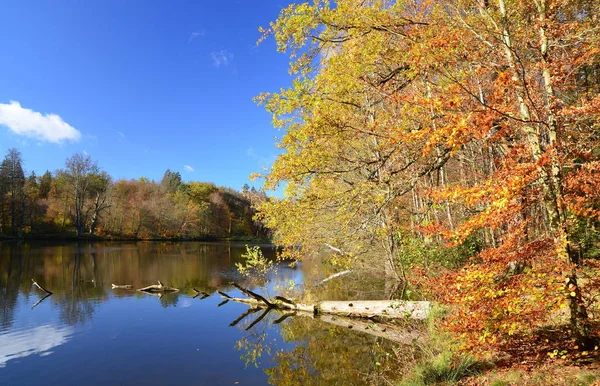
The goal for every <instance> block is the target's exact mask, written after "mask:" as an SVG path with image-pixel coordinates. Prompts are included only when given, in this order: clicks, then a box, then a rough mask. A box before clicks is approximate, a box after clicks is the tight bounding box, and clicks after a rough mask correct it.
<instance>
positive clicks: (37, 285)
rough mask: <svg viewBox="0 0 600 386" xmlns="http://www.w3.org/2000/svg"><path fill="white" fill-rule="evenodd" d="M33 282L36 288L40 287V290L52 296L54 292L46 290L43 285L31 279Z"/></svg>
mask: <svg viewBox="0 0 600 386" xmlns="http://www.w3.org/2000/svg"><path fill="white" fill-rule="evenodd" d="M31 281H32V282H33V284H35V286H36V287H38V288H39V289H40V290H42V291H44V292H45V293H47V294H48V295H52V291H48V290H47V289H45V288H44V287H42V286H41V285H39V284H38V283H37V282H36V281H35V280H33V279H31Z"/></svg>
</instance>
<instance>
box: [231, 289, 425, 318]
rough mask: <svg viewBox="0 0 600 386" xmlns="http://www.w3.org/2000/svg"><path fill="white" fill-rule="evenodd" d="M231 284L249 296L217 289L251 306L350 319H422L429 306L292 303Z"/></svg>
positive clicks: (376, 302)
mask: <svg viewBox="0 0 600 386" xmlns="http://www.w3.org/2000/svg"><path fill="white" fill-rule="evenodd" d="M232 285H233V286H234V287H236V288H238V289H240V291H242V292H243V293H244V294H246V295H248V296H249V297H248V298H233V297H231V296H229V295H228V294H226V293H224V292H219V293H220V294H221V296H223V297H224V298H225V299H227V300H232V301H235V302H238V303H244V304H248V305H250V306H253V307H260V308H267V309H278V310H284V311H285V310H288V311H304V312H308V313H312V314H314V315H320V314H329V315H339V316H345V317H351V318H373V317H380V318H386V319H425V318H426V317H427V314H428V313H429V309H430V308H431V303H430V302H426V301H420V302H411V301H400V300H362V301H323V302H319V303H316V304H301V303H295V302H293V301H291V300H289V299H285V298H283V297H276V298H274V300H271V301H269V300H267V299H265V298H264V297H263V296H261V295H258V294H256V293H254V292H252V291H249V290H248V289H245V288H243V287H241V286H239V285H238V284H236V283H232Z"/></svg>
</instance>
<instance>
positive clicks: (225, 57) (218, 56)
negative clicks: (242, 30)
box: [210, 50, 233, 68]
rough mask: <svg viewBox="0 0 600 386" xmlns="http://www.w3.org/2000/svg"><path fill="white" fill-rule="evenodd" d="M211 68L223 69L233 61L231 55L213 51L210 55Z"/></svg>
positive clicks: (226, 52)
mask: <svg viewBox="0 0 600 386" xmlns="http://www.w3.org/2000/svg"><path fill="white" fill-rule="evenodd" d="M210 57H211V58H212V64H213V66H215V67H217V68H219V67H225V66H227V65H228V64H229V63H230V62H231V61H232V60H233V54H232V53H231V52H229V51H227V50H221V51H213V52H211V53H210Z"/></svg>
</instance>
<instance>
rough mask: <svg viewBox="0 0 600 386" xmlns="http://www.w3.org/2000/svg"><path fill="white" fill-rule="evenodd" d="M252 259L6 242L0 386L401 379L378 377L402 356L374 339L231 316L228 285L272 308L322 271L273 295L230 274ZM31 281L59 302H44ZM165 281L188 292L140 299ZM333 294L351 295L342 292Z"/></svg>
mask: <svg viewBox="0 0 600 386" xmlns="http://www.w3.org/2000/svg"><path fill="white" fill-rule="evenodd" d="M244 251H245V249H244V248H243V245H232V244H209V243H195V242H190V243H159V242H152V243H151V242H142V243H135V242H130V243H110V242H106V243H41V244H40V243H37V244H36V243H31V244H28V243H24V244H22V245H19V244H17V243H13V242H0V384H10V385H28V384H36V383H46V384H88V385H94V384H98V385H101V384H109V383H115V382H114V381H115V378H114V377H115V374H118V376H119V382H118V383H133V384H141V383H144V384H145V385H164V384H211V385H219V384H223V385H232V384H235V382H239V384H242V385H243V384H246V385H261V384H267V383H270V384H274V385H321V384H323V385H325V384H343V385H353V384H357V385H361V384H379V383H380V381H381V379H384V378H385V377H386V376H387V375H386V374H388V373H387V372H388V371H399V370H397V369H393V368H392V367H390V366H382V364H385V362H386V360H387V358H388V356H389V353H390V352H394V350H396V351H397V350H398V346H397V345H395V344H393V343H392V342H389V341H387V340H384V339H381V338H379V337H377V336H374V335H372V334H365V333H363V332H360V331H355V330H356V329H349V328H347V327H344V326H340V325H335V323H333V324H332V323H331V322H327V321H324V320H318V319H313V318H312V317H308V316H306V315H291V314H282V313H279V312H275V311H273V312H265V311H264V310H259V309H256V310H253V309H250V310H248V307H247V306H246V305H243V304H238V303H233V302H229V303H227V304H225V302H223V299H222V298H221V296H220V295H219V294H218V293H216V291H217V290H221V291H225V292H227V293H230V294H232V295H237V296H241V294H240V293H239V292H237V290H235V288H233V287H231V286H230V284H229V283H230V282H231V281H237V282H240V283H241V284H242V285H243V286H245V287H247V288H250V289H255V288H256V287H257V286H260V287H262V286H264V285H265V284H266V286H267V290H266V291H267V292H270V293H269V295H270V296H271V295H274V294H275V293H276V292H278V291H277V290H276V288H278V287H288V288H289V287H290V286H293V283H295V284H299V283H302V282H303V280H304V279H305V278H306V277H305V276H304V275H305V274H306V273H307V272H310V271H311V270H313V269H314V267H310V266H304V267H300V268H295V269H292V268H287V267H286V266H282V267H281V268H280V269H279V272H278V273H277V275H276V276H274V277H270V278H269V282H268V283H265V282H263V281H257V280H244V279H243V278H241V277H240V276H239V275H238V274H237V272H236V269H235V265H234V264H235V263H236V262H239V261H240V260H241V258H240V256H241V254H242V253H243V252H244ZM263 252H264V253H265V255H266V256H267V257H270V258H273V257H274V255H275V250H274V249H273V248H269V247H267V248H265V249H263ZM321 277H322V274H321V276H318V275H317V276H316V279H315V280H314V282H316V281H318V280H320V278H321ZM32 278H33V279H34V280H36V281H37V282H39V284H41V285H42V286H43V287H45V288H47V289H48V290H50V291H52V292H53V294H52V295H51V296H49V297H46V298H45V299H44V296H45V295H46V294H45V293H44V292H42V291H40V290H39V289H37V288H36V287H35V286H34V285H32V283H31V279H32ZM306 279H307V281H310V280H312V279H311V278H310V277H308V278H306ZM157 280H160V281H161V282H162V283H164V284H165V285H168V286H172V287H176V288H179V289H180V291H179V292H177V293H166V294H164V295H163V296H153V295H150V294H146V293H140V292H137V291H135V288H141V287H144V286H147V285H150V284H155V283H156V281H157ZM290 283H292V284H290ZM112 284H117V285H131V286H132V288H133V289H132V290H131V289H121V288H117V289H113V288H112ZM330 284H331V286H330V287H329V288H331V289H332V291H335V292H334V293H338V292H340V293H341V292H343V291H347V290H345V289H344V286H343V281H339V282H336V283H330ZM194 289H195V290H197V291H198V292H196V291H195V290H194ZM261 291H262V290H261ZM263 293H265V292H263ZM322 294H325V295H323V296H328V295H327V294H326V291H325V289H324V290H323V291H322ZM360 295H361V296H363V295H364V294H360ZM329 296H331V297H332V298H335V297H336V296H335V295H332V294H330V295H329ZM40 300H42V301H41V302H40ZM33 306H35V307H33ZM32 307H33V308H32ZM402 347H404V346H402ZM403 349H406V350H409V349H408V346H406V348H403ZM151 353H154V354H152V355H150V354H151ZM157 353H158V354H157ZM33 354H36V355H33ZM49 354H52V355H49ZM156 354H157V355H159V356H160V360H157V359H156V358H157V357H156ZM390 362H391V361H390ZM32 368H35V369H36V371H31V369H32ZM390 368H392V369H393V370H389V369H390ZM378 377H379V378H378ZM381 377H383V378H381Z"/></svg>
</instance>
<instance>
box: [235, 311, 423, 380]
mask: <svg viewBox="0 0 600 386" xmlns="http://www.w3.org/2000/svg"><path fill="white" fill-rule="evenodd" d="M256 311H257V310H256V309H252V308H250V309H248V310H247V311H246V312H245V313H244V314H242V315H241V316H240V317H239V318H238V320H236V321H234V322H235V323H232V325H237V323H238V322H239V321H240V320H245V323H240V324H241V327H240V328H243V329H247V330H250V332H249V333H248V334H247V335H246V336H244V337H243V338H241V339H240V340H239V341H238V342H237V343H236V345H235V348H236V349H237V350H239V351H241V353H242V354H241V359H242V360H243V361H244V362H245V365H246V366H248V365H254V366H257V367H258V366H259V364H260V360H261V358H262V357H263V355H268V356H271V355H272V360H273V361H274V362H275V363H276V365H275V366H272V367H270V368H267V369H265V373H266V374H267V375H268V376H269V383H270V384H273V385H286V386H287V385H289V386H291V385H298V386H300V385H332V384H340V385H341V384H343V385H363V384H364V385H367V384H383V383H386V382H388V379H393V378H394V377H397V376H398V374H399V373H402V371H403V368H402V365H401V362H400V361H398V357H399V356H400V355H401V356H402V357H403V358H407V359H408V358H415V356H416V355H418V348H417V347H416V346H413V345H397V344H394V343H392V342H390V341H388V340H386V339H382V338H377V337H374V336H372V335H368V334H365V333H361V332H359V331H354V330H351V329H348V328H344V327H340V326H337V325H331V324H328V323H325V322H323V321H321V320H319V319H318V318H317V319H314V318H312V317H311V316H310V315H309V314H297V315H292V314H290V313H284V314H281V313H279V312H278V311H272V312H270V313H269V311H268V310H267V311H265V313H263V314H261V316H260V317H258V319H254V320H252V318H250V317H248V315H253V314H254V313H255V312H256ZM267 313H268V315H266V314H267ZM263 318H264V320H262V322H261V319H263ZM270 324H278V325H279V326H280V331H279V332H280V334H281V337H282V338H283V340H284V341H285V342H287V343H290V344H291V348H290V349H287V350H286V349H280V350H277V351H276V352H275V353H274V354H272V347H271V344H272V343H273V340H272V339H269V336H268V334H267V329H268V326H269V325H270ZM253 327H256V329H255V330H252V328H253ZM392 374H393V375H394V377H392Z"/></svg>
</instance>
